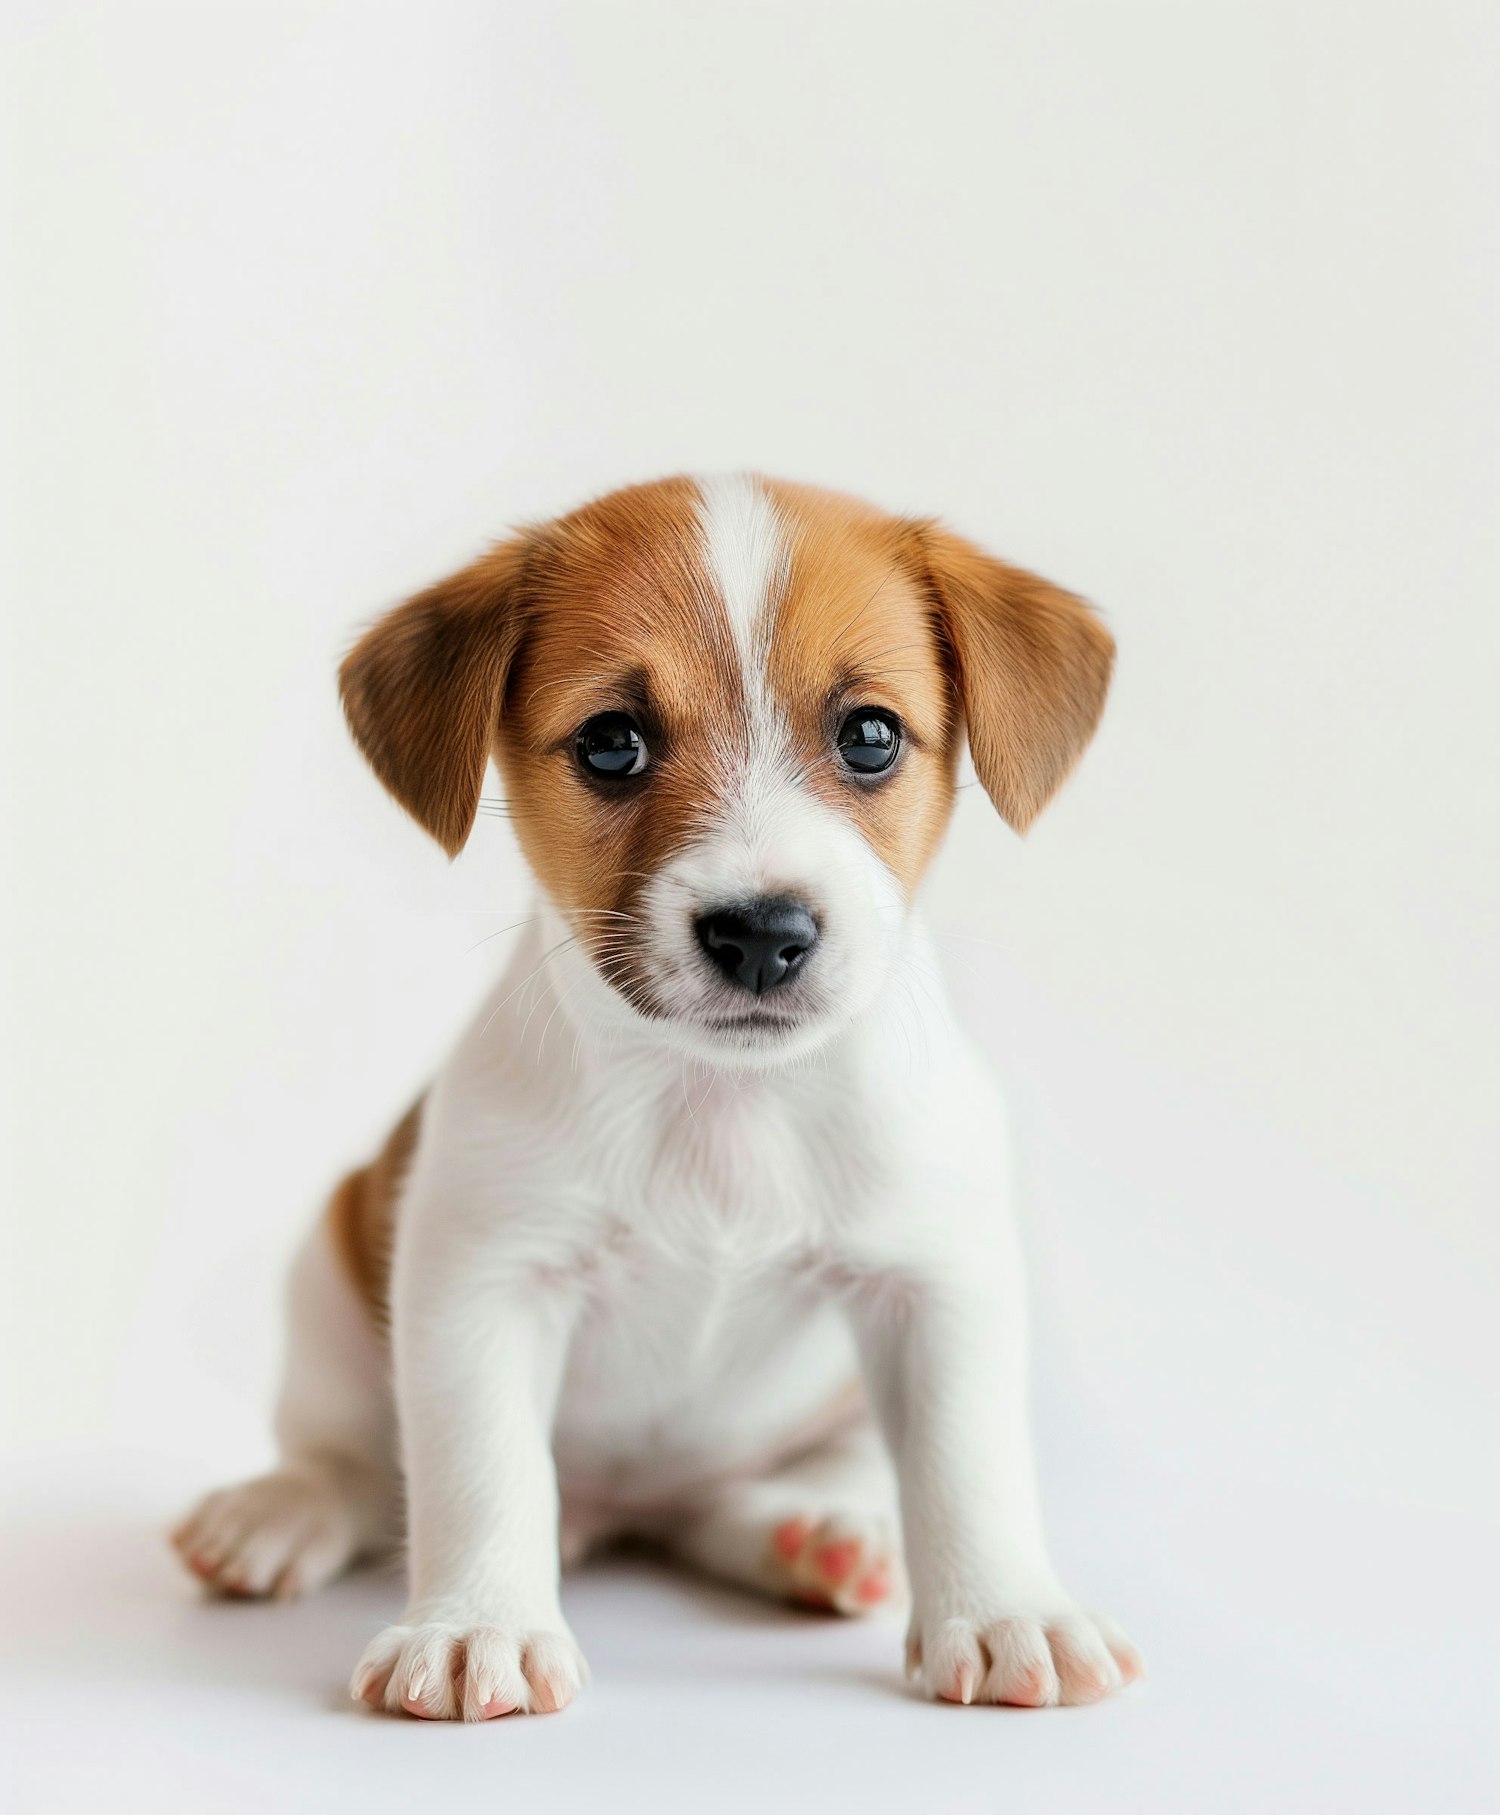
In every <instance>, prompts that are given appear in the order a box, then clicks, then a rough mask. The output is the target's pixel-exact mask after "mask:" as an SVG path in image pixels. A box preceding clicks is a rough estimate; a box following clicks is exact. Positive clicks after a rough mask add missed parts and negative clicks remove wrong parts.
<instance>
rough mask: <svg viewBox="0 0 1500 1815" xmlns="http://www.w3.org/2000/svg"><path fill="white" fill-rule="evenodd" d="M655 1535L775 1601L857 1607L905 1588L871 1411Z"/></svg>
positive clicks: (864, 1609) (888, 1479)
mask: <svg viewBox="0 0 1500 1815" xmlns="http://www.w3.org/2000/svg"><path fill="white" fill-rule="evenodd" d="M654 1535H656V1536H658V1537H660V1538H661V1539H663V1540H664V1541H665V1542H666V1544H667V1546H668V1548H669V1549H671V1550H672V1551H673V1552H674V1553H675V1554H676V1555H677V1556H679V1557H681V1558H682V1559H683V1561H684V1562H687V1563H690V1564H692V1565H693V1567H694V1568H696V1569H701V1570H702V1571H703V1572H704V1573H705V1574H706V1575H712V1576H717V1577H719V1578H720V1580H723V1581H728V1582H733V1583H735V1584H737V1585H738V1586H739V1587H742V1588H749V1589H753V1590H754V1591H755V1592H757V1593H759V1594H767V1595H770V1596H772V1597H773V1598H775V1599H777V1600H790V1601H797V1602H800V1603H801V1604H802V1605H804V1606H810V1607H819V1608H823V1609H825V1610H829V1611H832V1612H835V1613H844V1614H862V1613H871V1612H873V1611H874V1610H875V1609H876V1608H878V1607H881V1606H885V1605H889V1604H890V1603H891V1602H892V1601H893V1600H894V1599H897V1598H899V1597H900V1596H901V1595H902V1594H903V1593H904V1576H903V1572H902V1567H901V1533H900V1523H899V1520H898V1517H897V1510H896V1485H895V1476H894V1473H893V1471H892V1469H891V1464H890V1461H889V1458H888V1457H887V1455H886V1452H885V1448H884V1445H883V1444H882V1443H881V1441H880V1436H879V1433H878V1432H877V1431H876V1429H875V1426H874V1423H873V1422H872V1421H871V1420H870V1419H869V1418H868V1417H866V1418H862V1419H861V1420H860V1421H859V1422H858V1423H857V1424H855V1425H853V1426H852V1427H851V1428H849V1429H846V1430H844V1431H841V1432H840V1433H839V1434H838V1435H836V1436H832V1437H829V1438H826V1439H825V1440H824V1441H823V1442H821V1443H820V1444H818V1445H817V1446H816V1447H814V1448H811V1449H807V1450H804V1451H802V1452H800V1453H799V1454H797V1455H796V1456H794V1457H792V1458H791V1459H789V1460H788V1461H786V1462H785V1463H783V1464H781V1465H780V1466H779V1467H777V1468H775V1469H774V1470H772V1471H771V1472H768V1473H766V1474H762V1475H758V1476H755V1477H753V1478H751V1479H746V1480H739V1481H735V1482H733V1483H730V1484H726V1485H725V1486H723V1487H721V1488H719V1489H717V1490H716V1491H715V1492H714V1493H713V1494H712V1496H711V1497H708V1498H707V1499H705V1500H703V1501H701V1502H698V1503H696V1504H695V1505H694V1506H692V1507H690V1508H687V1509H684V1510H683V1511H682V1512H681V1513H680V1514H679V1515H678V1516H677V1518H675V1519H673V1520H672V1521H670V1522H668V1523H666V1524H664V1525H663V1527H662V1529H661V1530H660V1531H658V1532H657V1533H655V1534H654Z"/></svg>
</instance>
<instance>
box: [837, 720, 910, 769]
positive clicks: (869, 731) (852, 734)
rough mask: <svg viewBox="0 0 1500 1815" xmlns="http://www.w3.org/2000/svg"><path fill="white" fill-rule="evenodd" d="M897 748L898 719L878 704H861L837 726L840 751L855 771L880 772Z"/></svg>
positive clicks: (898, 735) (891, 761) (887, 766)
mask: <svg viewBox="0 0 1500 1815" xmlns="http://www.w3.org/2000/svg"><path fill="white" fill-rule="evenodd" d="M900 751H901V725H900V722H899V721H898V720H897V718H896V715H895V714H894V713H893V712H884V711H882V710H881V708H880V707H879V706H861V707H860V708H859V709H858V711H855V712H851V713H850V714H849V716H848V718H846V719H845V720H844V722H843V724H842V725H840V726H839V755H840V756H841V757H842V758H843V759H844V766H845V767H846V768H849V769H852V770H853V771H854V772H855V774H856V775H883V774H884V773H885V771H886V770H887V769H889V768H890V766H891V764H892V763H893V762H895V760H896V758H897V756H898V755H899V754H900Z"/></svg>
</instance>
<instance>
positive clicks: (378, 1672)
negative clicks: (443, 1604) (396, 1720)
mask: <svg viewBox="0 0 1500 1815" xmlns="http://www.w3.org/2000/svg"><path fill="white" fill-rule="evenodd" d="M588 1680H589V1668H588V1665H587V1664H586V1663H585V1662H584V1660H583V1653H582V1652H581V1651H580V1650H579V1649H578V1646H577V1645H576V1643H575V1642H574V1640H573V1635H572V1634H571V1633H570V1632H569V1631H568V1629H567V1628H566V1627H565V1626H563V1625H562V1624H561V1623H558V1624H556V1625H545V1626H542V1625H537V1626H530V1627H526V1626H511V1625H481V1624H475V1625H472V1626H465V1625H457V1624H452V1623H449V1622H446V1621H437V1620H432V1621H425V1622H423V1623H422V1624H420V1625H414V1626H387V1627H386V1629H385V1631H384V1632H382V1633H381V1634H380V1635H379V1637H378V1638H375V1639H372V1640H371V1642H370V1643H369V1644H368V1645H367V1646H366V1647H365V1653H364V1656H363V1657H362V1658H361V1659H360V1660H359V1663H358V1664H357V1665H356V1666H355V1670H354V1675H353V1678H352V1679H351V1681H350V1684H349V1692H350V1694H351V1695H352V1696H353V1697H354V1699H355V1700H356V1701H360V1702H368V1703H369V1705H370V1706H371V1707H372V1708H385V1709H388V1710H389V1711H390V1712H391V1713H392V1714H400V1713H406V1714H415V1715H417V1716H418V1717H419V1718H420V1719H422V1720H494V1719H495V1718H496V1717H497V1716H499V1715H502V1714H554V1713H556V1711H557V1710H558V1709H559V1708H566V1707H567V1705H568V1703H569V1702H570V1701H572V1699H573V1697H574V1696H575V1695H576V1694H577V1693H578V1691H579V1690H580V1689H581V1688H582V1687H583V1686H584V1684H585V1683H587V1681H588Z"/></svg>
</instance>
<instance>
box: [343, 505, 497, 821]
mask: <svg viewBox="0 0 1500 1815" xmlns="http://www.w3.org/2000/svg"><path fill="white" fill-rule="evenodd" d="M525 555H526V544H525V543H524V542H522V541H519V540H518V541H512V542H502V543H500V544H499V546H498V547H496V548H493V549H491V551H490V552H489V553H488V554H487V555H485V556H483V557H482V558H481V559H480V560H478V561H476V562H475V563H474V564H473V566H472V567H466V568H465V569H464V570H463V572H462V573H456V574H454V575H453V577H452V578H451V579H448V580H443V581H440V582H439V584H438V585H436V586H430V587H429V588H428V589H427V591H426V592H421V593H418V594H417V596H416V598H414V599H409V600H408V601H407V602H406V604H404V605H398V606H397V607H396V609H395V610H394V611H391V612H388V613H387V614H386V615H385V617H383V618H382V619H381V620H380V621H379V623H378V624H376V625H375V626H374V627H373V629H371V630H368V631H366V633H365V634H364V636H362V637H361V638H360V640H359V641H358V642H357V643H356V644H355V645H354V647H353V649H351V650H350V651H349V653H348V655H347V656H345V658H344V661H343V665H342V666H341V667H340V669H339V690H340V692H341V693H342V694H343V699H344V713H345V716H346V717H347V718H348V720H349V729H350V730H351V731H352V732H353V733H354V741H355V742H356V743H357V744H358V745H359V747H360V749H361V750H363V751H364V753H365V755H366V757H367V758H368V759H369V763H370V767H371V768H372V769H373V770H374V771H375V773H376V774H377V775H378V776H379V777H380V779H381V780H382V781H383V782H384V783H385V785H386V787H387V788H389V789H390V791H391V793H392V794H394V795H395V797H396V799H397V800H399V801H400V803H401V805H402V806H403V807H405V808H406V810H407V812H408V813H410V814H411V816H412V817H413V819H415V820H417V821H418V823H419V824H421V825H423V826H425V827H426V828H427V830H428V831H429V832H430V833H431V834H432V836H433V837H434V838H435V839H436V840H437V841H438V843H439V844H440V845H441V846H442V847H443V849H444V850H445V851H446V852H447V853H448V855H449V856H450V857H456V856H457V855H458V853H459V852H460V851H461V850H462V849H463V846H464V841H465V840H466V839H467V838H468V836H469V832H470V830H471V829H472V827H473V824H474V816H475V814H476V813H477V812H478V810H479V793H480V789H481V788H482V787H483V786H484V765H485V762H486V760H487V759H488V757H489V753H490V740H491V738H492V737H493V735H494V731H495V725H496V722H497V720H498V718H499V715H500V698H501V695H502V693H503V692H504V689H505V677H506V673H507V671H508V669H509V667H510V662H511V658H512V656H513V655H514V653H515V648H516V644H517V642H518V641H519V638H520V610H519V601H518V593H519V588H520V578H521V570H522V566H523V564H524V561H525Z"/></svg>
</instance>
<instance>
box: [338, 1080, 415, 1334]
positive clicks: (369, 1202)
mask: <svg viewBox="0 0 1500 1815" xmlns="http://www.w3.org/2000/svg"><path fill="white" fill-rule="evenodd" d="M421 1125H422V1098H421V1097H418V1099H417V1100H416V1102H415V1103H413V1104H412V1106H411V1108H410V1109H408V1110H407V1112H406V1114H405V1115H404V1116H402V1118H401V1120H400V1121H399V1122H397V1124H396V1126H395V1127H394V1128H393V1129H392V1130H391V1133H390V1135H389V1137H388V1138H387V1140H386V1143H385V1146H384V1147H382V1148H381V1150H380V1152H379V1153H378V1154H377V1155H376V1156H375V1158H374V1159H373V1160H371V1162H370V1164H369V1165H368V1166H362V1167H361V1168H360V1169H359V1170H358V1171H357V1172H351V1173H350V1174H349V1175H348V1177H347V1178H345V1179H344V1180H343V1182H342V1183H341V1184H340V1185H339V1186H338V1188H337V1190H336V1191H335V1192H334V1194H333V1196H332V1198H331V1199H330V1200H329V1204H328V1233H329V1235H330V1237H331V1238H332V1241H333V1246H334V1250H335V1252H336V1253H337V1254H338V1257H339V1259H340V1260H341V1261H342V1263H343V1266H344V1270H345V1272H346V1273H347V1274H348V1275H349V1278H350V1279H351V1280H352V1281H353V1283H354V1287H355V1290H356V1291H357V1292H358V1293H359V1295H360V1297H361V1298H363V1299H364V1301H365V1303H366V1304H367V1305H368V1306H369V1308H370V1310H371V1312H372V1313H373V1314H374V1316H375V1317H376V1319H377V1320H378V1321H379V1322H380V1323H381V1324H382V1325H383V1324H384V1323H385V1321H386V1318H387V1316H388V1314H389V1308H390V1273H391V1248H392V1244H393V1241H394V1239H395V1232H396V1202H397V1198H398V1196H399V1193H400V1190H401V1186H402V1184H403V1183H404V1182H405V1179H406V1171H407V1167H408V1166H409V1165H410V1163H411V1156H412V1151H413V1149H414V1148H415V1147H416V1144H417V1134H418V1132H419V1130H420V1128H421Z"/></svg>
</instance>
